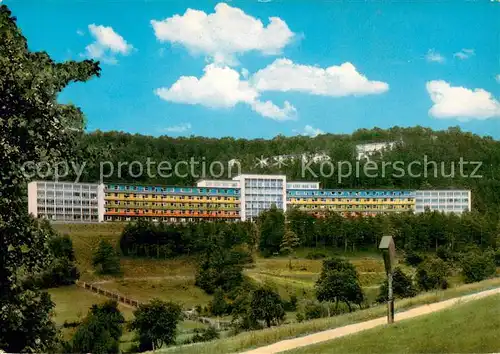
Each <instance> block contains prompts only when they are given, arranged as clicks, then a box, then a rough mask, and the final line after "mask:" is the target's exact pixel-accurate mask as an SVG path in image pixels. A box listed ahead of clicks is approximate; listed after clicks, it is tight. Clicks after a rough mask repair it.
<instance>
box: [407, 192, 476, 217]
mask: <svg viewBox="0 0 500 354" xmlns="http://www.w3.org/2000/svg"><path fill="white" fill-rule="evenodd" d="M471 199H472V198H471V191H468V190H456V189H454V190H451V189H450V190H417V191H416V197H415V212H417V213H422V212H424V211H425V209H427V208H428V209H430V210H431V211H432V210H437V211H444V212H445V213H452V212H453V213H456V214H460V213H463V212H464V211H470V210H471V207H472V200H471Z"/></svg>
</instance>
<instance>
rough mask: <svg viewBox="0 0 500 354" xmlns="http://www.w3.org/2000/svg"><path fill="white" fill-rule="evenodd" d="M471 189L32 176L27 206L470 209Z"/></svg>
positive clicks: (238, 216) (244, 213)
mask: <svg viewBox="0 0 500 354" xmlns="http://www.w3.org/2000/svg"><path fill="white" fill-rule="evenodd" d="M471 197H472V196H471V191H469V190H458V189H450V190H402V189H350V190H347V189H321V188H320V186H319V183H318V182H309V181H290V182H287V180H286V176H285V175H259V174H242V175H239V176H237V177H234V178H233V179H232V180H200V181H198V182H197V185H196V186H186V187H181V186H164V185H141V184H126V183H107V184H106V185H103V184H96V183H68V182H44V181H40V182H31V183H30V184H29V185H28V210H29V212H30V213H31V214H33V215H34V216H35V217H43V218H47V219H49V220H53V221H58V222H100V221H131V220H137V219H139V218H149V219H151V220H153V221H161V222H187V221H194V220H210V221H213V220H226V221H234V220H242V221H245V220H255V218H256V217H257V216H258V215H259V214H260V213H261V212H262V211H264V210H268V209H269V208H271V206H272V205H275V206H276V207H277V208H278V209H281V210H283V211H284V212H286V211H287V209H289V208H298V209H300V210H303V211H306V212H309V213H311V214H313V215H315V216H317V217H321V216H322V215H324V214H325V213H326V212H327V211H334V212H337V213H339V214H341V215H343V216H357V215H364V216H375V215H377V214H381V213H398V212H407V211H414V212H417V213H419V212H423V211H425V210H426V209H429V210H437V211H441V212H445V213H451V212H453V213H457V214H460V213H463V212H464V211H468V210H471Z"/></svg>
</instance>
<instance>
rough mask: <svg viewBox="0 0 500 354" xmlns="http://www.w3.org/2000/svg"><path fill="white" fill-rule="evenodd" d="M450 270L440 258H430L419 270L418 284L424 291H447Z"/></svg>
mask: <svg viewBox="0 0 500 354" xmlns="http://www.w3.org/2000/svg"><path fill="white" fill-rule="evenodd" d="M448 274H449V268H448V265H447V264H446V262H444V261H443V260H442V259H440V258H435V257H433V258H428V259H426V260H425V261H423V262H422V263H421V264H420V265H419V266H418V268H417V283H418V285H419V287H420V288H421V289H422V290H424V291H428V290H432V289H447V288H448V281H447V280H446V277H447V276H448Z"/></svg>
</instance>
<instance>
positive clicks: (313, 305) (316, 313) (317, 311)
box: [304, 301, 326, 320]
mask: <svg viewBox="0 0 500 354" xmlns="http://www.w3.org/2000/svg"><path fill="white" fill-rule="evenodd" d="M321 317H326V316H325V315H324V311H323V306H322V305H321V303H320V302H317V301H308V302H307V303H306V304H305V306H304V318H305V319H306V320H313V319H315V318H321Z"/></svg>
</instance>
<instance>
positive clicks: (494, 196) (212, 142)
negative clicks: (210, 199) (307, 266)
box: [81, 127, 500, 211]
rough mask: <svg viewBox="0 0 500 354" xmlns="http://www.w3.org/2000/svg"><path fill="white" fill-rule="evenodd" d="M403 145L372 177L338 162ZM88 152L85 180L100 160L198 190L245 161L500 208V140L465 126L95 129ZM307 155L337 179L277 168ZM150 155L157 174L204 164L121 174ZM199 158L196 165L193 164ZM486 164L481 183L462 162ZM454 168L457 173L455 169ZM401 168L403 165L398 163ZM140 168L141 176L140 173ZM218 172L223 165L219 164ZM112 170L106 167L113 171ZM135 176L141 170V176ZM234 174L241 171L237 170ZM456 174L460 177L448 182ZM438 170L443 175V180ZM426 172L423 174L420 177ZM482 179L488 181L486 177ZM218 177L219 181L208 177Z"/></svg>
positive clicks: (248, 166)
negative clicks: (462, 197)
mask: <svg viewBox="0 0 500 354" xmlns="http://www.w3.org/2000/svg"><path fill="white" fill-rule="evenodd" d="M386 141H398V144H397V145H396V147H395V148H394V149H393V150H391V151H386V152H384V153H383V155H381V156H375V157H374V158H373V159H372V160H374V161H376V162H378V169H376V170H373V169H371V170H369V171H368V173H367V175H370V176H373V175H374V174H378V177H375V178H374V177H368V176H367V175H365V174H364V173H363V165H362V164H361V167H360V169H361V173H360V174H359V175H358V176H356V173H355V171H353V173H352V174H351V176H350V177H344V178H342V180H341V181H340V183H339V179H338V171H337V163H338V162H339V161H350V162H351V163H352V166H353V168H355V163H356V153H355V150H356V145H357V144H360V143H370V142H386ZM81 144H82V150H86V151H89V153H90V156H89V157H87V158H86V162H87V166H86V169H85V175H84V176H83V180H87V181H96V180H98V179H99V162H100V161H110V162H112V163H113V165H114V166H115V167H114V169H115V171H114V173H113V175H112V176H110V177H107V178H105V181H127V182H136V183H161V184H169V185H191V184H193V183H195V182H196V180H198V179H200V178H202V177H203V176H202V173H203V170H202V162H204V163H205V164H206V173H207V174H208V173H209V166H210V163H211V162H213V161H221V162H222V163H223V165H224V168H225V170H226V172H225V174H224V175H223V176H222V177H220V178H224V179H226V178H228V175H227V170H228V161H230V160H232V159H237V160H238V161H239V162H240V163H241V166H242V171H243V172H245V173H285V174H286V175H287V176H288V178H289V179H291V180H318V181H320V182H321V185H322V187H325V188H391V187H395V188H451V187H463V188H469V189H472V191H473V193H474V194H473V204H474V207H475V208H477V209H479V210H480V211H493V209H497V210H500V141H497V140H494V139H493V138H491V137H481V136H478V135H474V134H471V133H466V132H462V131H461V130H460V129H459V128H456V127H453V128H449V129H447V130H445V131H434V130H432V129H429V128H423V127H414V128H400V127H394V128H391V129H388V130H382V129H377V128H375V129H371V130H368V129H361V130H358V131H356V132H354V133H353V134H351V135H334V134H324V135H319V136H317V137H314V138H311V137H305V136H295V137H284V136H277V137H275V138H273V139H270V140H265V139H253V140H246V139H234V138H229V137H228V138H220V139H215V138H205V137H196V136H192V137H188V138H172V137H167V136H161V137H151V136H143V135H138V134H136V135H131V134H127V133H122V132H114V131H112V132H100V131H96V132H92V133H89V134H86V135H84V137H83V141H82V142H81ZM303 153H308V154H314V153H324V154H326V155H328V156H329V157H330V158H331V159H332V160H331V161H332V162H333V165H334V167H335V168H336V170H335V171H334V173H333V175H332V176H329V175H330V174H331V167H330V166H326V165H324V166H323V172H324V174H325V175H326V176H323V177H322V176H321V175H319V171H320V168H321V163H320V162H318V163H315V164H312V165H311V166H310V169H311V170H312V171H315V173H316V174H318V177H317V178H315V176H314V175H312V174H311V173H310V172H309V171H310V170H305V171H306V173H305V174H302V173H301V171H302V170H304V168H303V167H302V166H301V165H302V163H301V162H300V159H296V160H295V161H290V160H286V161H285V163H286V166H285V165H282V166H281V168H278V166H277V165H275V160H274V159H272V157H274V156H279V155H301V154H303ZM425 156H427V157H426V158H427V161H435V162H437V169H435V165H434V164H432V163H430V164H428V168H427V176H425V173H424V167H423V165H424V161H425V160H424V158H425ZM261 157H264V158H269V160H268V163H269V166H267V167H264V168H262V167H260V166H258V165H257V161H258V160H257V159H258V158H259V159H260V158H261ZM147 158H149V159H150V161H153V162H155V163H156V164H155V165H152V171H155V172H156V170H155V168H156V166H157V164H158V163H159V162H161V161H168V162H169V163H170V164H171V165H172V167H174V166H175V163H176V162H178V161H187V162H188V163H189V161H197V162H199V164H198V165H195V167H194V171H195V174H194V175H192V173H188V176H187V177H180V176H172V177H169V178H162V177H160V176H158V175H156V177H155V176H148V174H147V173H143V174H142V175H141V176H139V177H132V176H130V174H129V166H128V165H123V166H122V168H121V175H120V176H119V175H118V171H117V170H118V168H117V166H118V162H120V161H121V162H128V163H129V164H130V163H131V162H132V161H139V162H141V163H143V164H144V168H145V166H146V162H147ZM191 159H193V160H191ZM461 159H462V161H465V162H471V161H472V162H480V163H481V167H480V168H479V170H478V171H476V173H475V175H476V177H475V178H471V177H464V176H463V175H468V176H470V175H471V173H472V172H473V170H474V169H475V168H476V167H475V166H476V165H477V164H470V163H469V164H465V165H464V167H463V171H462V173H461V171H460V166H459V162H460V161H461ZM397 161H400V162H399V163H398V164H399V167H400V168H401V167H403V169H404V170H405V171H408V165H409V164H410V163H411V162H412V161H420V163H421V165H420V166H419V165H418V164H414V165H413V167H412V171H413V173H414V176H409V175H408V173H407V172H405V175H404V176H401V174H402V173H401V172H398V171H397V170H396V169H395V167H394V164H395V162H397ZM382 162H387V163H388V164H387V165H386V166H385V175H384V176H382ZM453 164H454V170H453V166H452V165H453ZM396 165H397V164H396ZM136 167H137V164H136V166H134V168H133V169H132V171H133V173H138V169H137V168H136ZM179 167H180V169H179V170H180V171H182V172H183V173H184V172H187V171H190V168H186V166H185V165H182V166H179ZM215 167H216V168H215V171H219V170H220V167H218V166H215ZM105 171H106V168H105ZM134 171H135V172H134ZM232 172H233V174H234V173H236V172H237V168H236V167H234V168H233V170H232ZM452 172H454V176H453V177H447V176H449V175H450V174H451V173H452ZM343 173H347V166H344V170H343ZM436 173H437V177H436ZM418 174H420V176H416V175H418ZM479 176H481V177H479ZM205 177H207V178H210V177H211V176H209V175H207V176H205Z"/></svg>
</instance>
